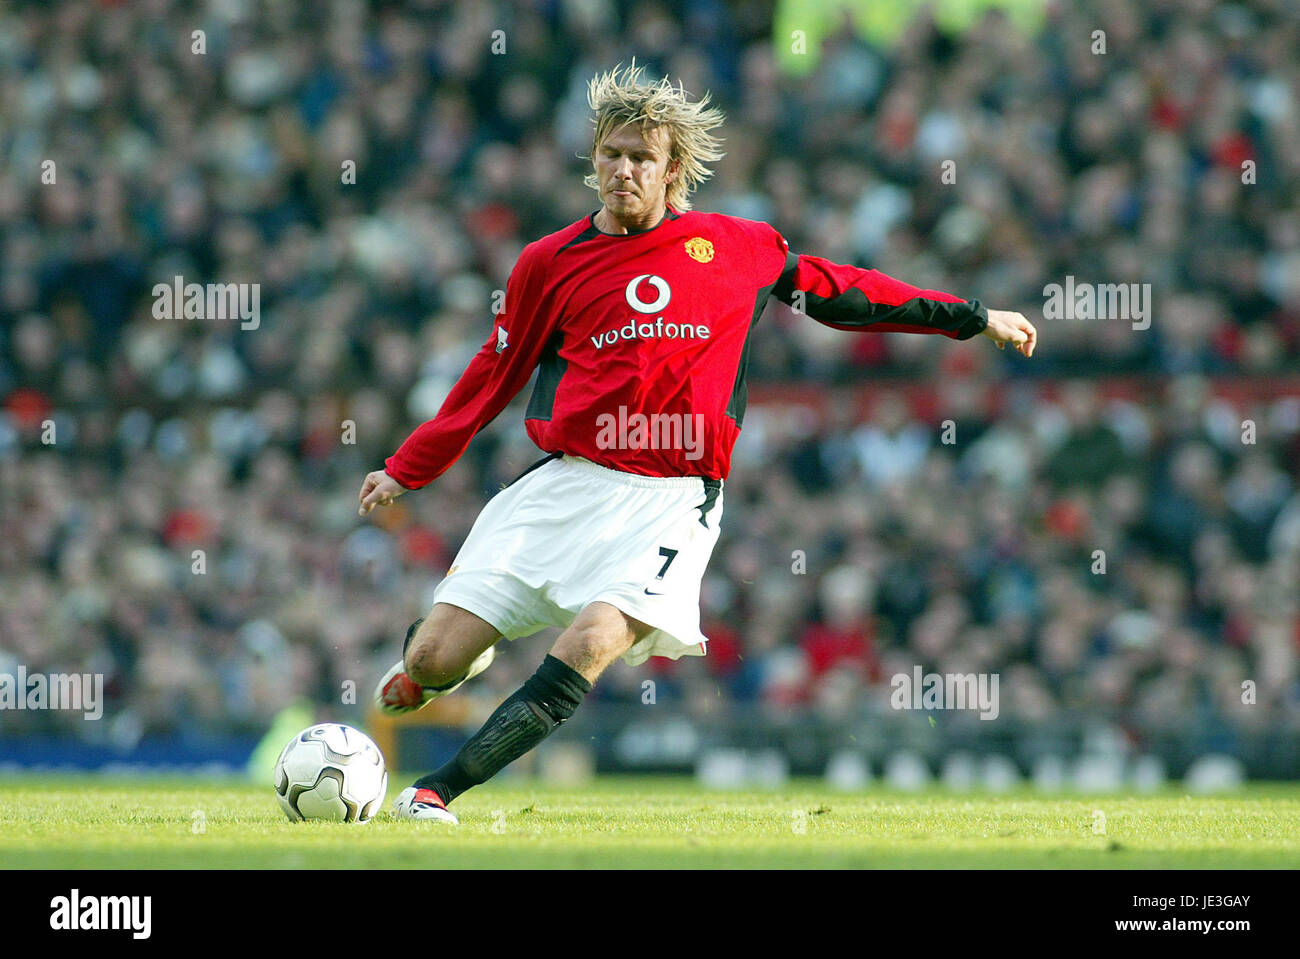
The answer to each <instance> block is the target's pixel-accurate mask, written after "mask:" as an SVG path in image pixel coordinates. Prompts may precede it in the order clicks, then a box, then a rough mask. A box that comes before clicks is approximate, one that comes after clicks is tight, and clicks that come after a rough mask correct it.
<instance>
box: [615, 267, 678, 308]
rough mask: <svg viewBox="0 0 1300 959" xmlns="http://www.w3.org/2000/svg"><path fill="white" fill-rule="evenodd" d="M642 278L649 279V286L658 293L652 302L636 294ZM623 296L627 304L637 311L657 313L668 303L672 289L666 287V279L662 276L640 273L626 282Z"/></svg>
mask: <svg viewBox="0 0 1300 959" xmlns="http://www.w3.org/2000/svg"><path fill="white" fill-rule="evenodd" d="M643 280H649V281H650V286H651V287H652V288H653V289H654V290H655V292H657V293H658V294H659V295H658V296H657V297H656V298H655V299H654V300H653V301H652V302H649V303H647V302H646V301H645V300H643V299H641V297H640V296H639V295H638V294H637V287H639V286H640V285H641V282H642V281H643ZM624 296H626V297H627V305H628V306H630V307H632V309H634V310H636V311H637V312H638V313H658V312H659V311H660V310H662V309H663V308H664V307H665V306H667V305H668V301H669V300H670V299H672V296H673V291H672V290H670V289H668V281H667V280H665V279H664V278H663V277H662V276H655V275H654V274H653V273H642V274H641V275H640V276H636V277H633V278H632V280H631V282H629V283H628V285H627V289H626V290H625V291H624Z"/></svg>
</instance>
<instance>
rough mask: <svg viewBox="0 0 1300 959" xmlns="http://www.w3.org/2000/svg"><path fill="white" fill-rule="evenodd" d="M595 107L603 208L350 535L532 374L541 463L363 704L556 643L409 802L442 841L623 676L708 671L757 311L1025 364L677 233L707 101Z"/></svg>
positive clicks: (533, 290)
mask: <svg viewBox="0 0 1300 959" xmlns="http://www.w3.org/2000/svg"><path fill="white" fill-rule="evenodd" d="M588 100H589V103H590V105H591V108H592V110H593V113H594V116H593V120H594V124H595V130H594V135H593V138H592V156H591V159H592V167H593V169H592V172H591V174H589V175H588V176H587V178H586V182H587V185H589V186H591V187H592V188H593V189H595V190H596V192H597V193H598V195H599V197H600V201H601V208H600V209H599V210H598V211H597V212H596V213H594V214H592V215H590V216H587V217H585V218H583V219H582V220H580V221H578V222H577V223H574V224H571V225H570V226H567V227H565V228H564V229H562V230H560V231H559V232H557V233H552V234H551V235H550V236H547V237H544V238H542V239H540V240H538V241H536V242H534V243H531V244H529V245H528V246H527V247H525V248H524V251H523V253H522V254H520V257H519V260H518V262H517V263H516V264H515V267H514V270H513V271H512V272H511V275H510V279H509V282H508V284H507V289H506V298H505V306H504V310H503V311H502V312H501V313H500V314H499V315H498V316H497V317H496V322H495V323H494V325H493V328H492V331H491V333H490V334H489V335H488V338H487V342H486V343H484V344H483V347H482V349H480V350H479V352H478V353H477V354H476V355H475V356H474V358H473V360H472V361H471V362H470V364H469V367H468V368H467V369H466V370H465V373H464V374H463V375H462V376H461V378H460V380H459V381H458V382H457V383H456V385H455V387H454V388H453V389H452V390H451V392H450V394H449V395H448V396H447V399H446V401H445V402H444V404H443V406H442V408H441V409H440V410H439V412H438V414H437V416H435V417H434V418H433V419H432V420H430V421H428V422H427V423H424V424H423V425H422V426H420V427H419V428H417V429H416V430H415V431H414V432H413V433H412V434H411V435H410V437H409V438H407V440H406V441H405V442H404V443H403V444H402V446H401V448H400V449H398V450H397V452H396V453H395V454H393V455H392V456H391V457H389V458H388V459H387V460H386V461H385V468H384V469H383V470H378V471H376V472H373V473H370V474H369V475H368V476H367V477H366V478H365V482H364V483H363V485H362V487H361V494H360V501H361V502H360V513H361V515H363V516H364V515H366V514H367V513H369V512H370V510H371V509H373V508H374V507H375V506H384V505H387V504H389V503H391V502H392V501H393V500H394V499H395V498H396V497H398V496H400V495H402V494H403V493H405V492H406V491H407V490H415V489H420V488H421V487H423V486H425V485H426V484H428V483H429V482H431V481H432V480H434V479H436V478H437V477H438V476H440V475H442V473H443V472H444V471H445V470H446V469H447V468H448V467H450V466H451V465H452V463H454V462H455V461H456V460H457V458H458V457H460V455H461V454H462V453H464V451H465V449H466V447H467V446H468V445H469V442H470V440H471V439H473V437H474V435H475V434H476V433H477V432H478V431H479V430H480V429H482V428H483V427H484V426H485V425H486V424H487V423H489V422H490V421H491V420H492V419H493V418H494V417H495V416H496V415H497V414H498V413H500V412H501V410H502V409H503V408H504V407H505V406H506V404H507V403H509V402H510V400H511V399H512V398H513V397H514V396H515V395H516V394H517V393H518V392H519V391H520V390H521V389H522V388H523V387H524V385H525V384H526V383H527V382H528V380H529V378H530V377H531V376H532V374H533V372H534V371H537V382H536V384H535V386H534V389H533V393H532V397H531V399H530V401H529V403H528V408H527V412H526V413H525V423H526V428H527V432H528V435H529V437H530V438H531V439H532V440H533V441H534V442H535V443H536V444H537V445H538V446H539V447H540V448H541V449H542V450H544V451H546V452H547V453H548V455H547V456H546V457H545V458H544V459H542V460H541V461H539V462H538V463H536V464H534V465H533V466H532V467H530V468H529V469H528V470H526V471H525V472H524V473H523V475H521V476H520V477H519V478H518V479H516V480H515V481H514V482H513V483H512V484H511V485H509V486H508V487H506V488H505V489H504V490H502V491H501V492H500V493H498V494H497V495H496V496H494V497H493V498H492V499H491V501H490V502H489V503H488V504H487V506H486V507H485V508H484V509H483V511H482V513H480V514H479V516H478V519H477V520H476V521H475V523H474V526H473V528H472V529H471V531H470V534H469V536H468V537H467V538H466V540H465V543H464V545H463V546H462V547H461V549H460V552H459V553H458V554H457V555H456V559H455V562H454V563H453V565H452V567H451V568H450V569H449V570H448V571H447V576H446V578H445V579H444V580H443V581H442V582H441V583H440V584H439V585H438V587H437V589H436V590H435V591H434V597H433V598H434V604H433V608H432V609H431V610H430V612H429V613H428V615H427V616H426V617H424V618H422V619H420V620H417V621H416V622H415V623H413V624H412V625H411V627H410V629H408V630H407V634H406V641H405V646H404V648H403V655H402V660H401V661H400V662H398V663H397V664H396V665H395V666H393V668H392V669H391V670H389V672H388V673H387V675H385V676H384V677H383V679H382V680H381V681H380V683H379V686H378V688H377V690H376V692H375V698H376V703H377V705H378V706H379V708H380V709H382V710H384V711H385V712H388V713H393V714H397V713H403V712H407V711H410V710H413V709H419V708H420V707H421V706H423V705H424V704H426V703H428V702H429V701H430V700H431V699H433V698H435V697H437V696H443V695H446V694H447V693H449V692H451V691H453V690H455V689H457V688H458V687H459V686H460V685H461V684H462V683H464V682H465V681H466V680H467V679H469V678H471V677H473V676H476V675H478V674H479V673H480V672H482V671H483V670H484V669H486V668H487V666H488V665H489V664H490V663H491V662H492V657H493V655H494V647H495V644H496V643H497V642H498V641H499V640H501V639H502V638H506V639H515V638H517V637H520V636H527V635H531V634H532V633H535V632H537V631H538V630H540V629H542V628H544V627H547V626H555V627H559V628H562V629H563V632H562V633H561V634H560V636H559V638H558V639H557V640H556V641H555V645H554V646H553V647H552V648H551V651H550V655H548V656H547V657H546V658H545V660H544V661H543V662H542V664H541V666H540V667H539V668H538V669H537V672H536V673H534V674H533V676H532V677H531V678H530V679H529V680H528V681H527V682H525V683H524V684H523V686H522V687H521V688H520V689H519V690H518V691H517V692H515V693H514V694H513V695H512V696H510V697H509V698H508V699H506V701H505V702H503V703H502V704H501V705H500V707H498V708H497V710H496V711H495V712H494V713H493V714H492V715H491V717H490V718H489V719H488V720H487V722H486V723H485V724H484V725H483V727H482V729H480V730H479V731H478V732H476V733H475V734H474V735H473V736H471V737H470V739H469V740H468V742H466V743H465V745H464V746H463V747H462V748H461V750H460V751H459V752H458V753H457V754H456V755H455V756H454V757H452V758H451V759H450V761H448V762H447V763H446V764H445V765H443V766H442V767H441V768H439V769H437V770H435V771H433V772H432V773H430V774H429V775H427V776H424V777H422V778H421V779H419V780H417V781H416V782H415V784H414V785H412V786H411V787H409V788H407V789H406V790H404V791H403V792H402V793H401V795H400V796H399V797H398V798H397V800H396V802H395V803H394V812H395V813H396V814H397V815H398V816H399V817H405V818H411V819H432V820H442V821H445V822H451V823H454V822H456V821H457V820H456V817H455V815H454V814H453V813H451V812H450V811H449V810H448V809H447V805H448V804H449V803H451V802H452V801H453V800H454V799H456V797H457V796H459V795H461V794H462V793H463V792H465V791H466V790H467V789H469V788H471V787H473V786H475V785H478V784H480V783H483V782H485V781H486V780H487V779H489V778H490V777H491V776H493V775H495V774H496V773H497V772H498V771H500V770H501V769H502V768H503V767H505V766H506V765H507V764H509V763H510V762H512V761H514V760H515V759H517V758H518V757H519V756H521V755H523V754H524V753H526V752H527V751H529V750H530V749H532V748H533V747H534V746H536V745H537V744H538V743H540V742H541V741H542V740H543V739H544V738H545V737H546V736H547V735H548V734H550V733H551V732H552V731H553V730H554V729H555V728H556V727H558V726H559V725H560V724H561V723H563V722H564V721H565V720H567V719H568V718H569V717H571V716H572V715H573V713H574V711H575V710H576V709H577V708H578V706H579V705H580V704H581V702H582V700H583V697H584V696H586V695H587V693H588V692H590V691H591V688H592V684H593V683H595V682H596V680H597V679H599V678H600V675H601V673H602V672H604V670H605V669H606V667H608V666H609V665H610V664H611V663H613V662H614V661H615V660H616V659H618V658H619V657H623V658H624V659H625V661H626V662H628V663H629V664H631V665H637V664H639V663H642V662H644V661H645V660H646V659H647V658H648V657H650V656H668V657H671V658H674V659H675V658H677V657H679V656H683V655H697V656H698V655H703V654H704V652H705V649H706V642H707V641H706V639H705V637H704V636H703V635H702V634H701V633H700V611H699V596H700V581H701V578H702V577H703V574H704V569H705V566H706V565H707V563H708V560H709V556H710V554H711V553H712V551H713V547H714V544H715V543H716V542H717V538H718V524H719V523H720V522H721V520H722V505H723V480H725V479H726V477H727V473H728V470H729V467H730V459H731V450H732V447H733V446H734V445H735V442H736V439H737V437H738V435H739V433H740V428H741V423H742V421H743V419H744V415H745V396H746V393H745V370H746V366H747V359H748V353H749V346H750V337H751V332H752V330H753V327H754V324H755V323H756V322H757V321H758V318H759V316H760V314H761V313H762V312H763V307H764V305H765V304H766V303H767V301H768V298H769V297H773V296H774V297H776V298H777V299H778V300H781V301H782V302H784V303H788V304H791V305H793V306H795V307H796V309H798V310H799V311H801V312H803V313H806V314H807V315H808V316H810V317H812V319H814V320H816V321H818V322H820V323H824V324H826V325H828V326H831V327H834V328H836V329H842V330H852V331H859V330H870V331H905V332H912V333H938V334H941V335H943V336H947V337H950V338H953V339H958V340H965V339H969V338H971V337H973V336H975V335H977V334H983V335H985V336H987V337H989V338H990V339H992V340H993V341H994V342H995V343H997V345H998V348H999V349H1001V348H1002V347H1003V345H1004V344H1006V343H1011V344H1013V345H1014V346H1015V347H1016V348H1017V349H1018V350H1019V351H1020V352H1021V353H1022V354H1023V355H1024V356H1026V357H1028V356H1030V355H1031V354H1032V353H1033V350H1034V345H1035V341H1036V336H1037V334H1036V331H1035V329H1034V327H1033V326H1032V325H1031V324H1030V323H1029V321H1028V320H1026V319H1025V317H1024V316H1022V315H1021V314H1019V313H1014V312H1007V311H999V310H990V309H987V308H986V307H985V306H983V305H981V304H980V303H979V301H978V300H964V299H961V298H959V297H956V296H953V295H951V294H948V293H940V292H938V291H935V290H922V289H917V288H916V287H913V286H909V285H908V284H906V283H902V282H900V281H898V280H895V279H892V278H890V277H888V276H885V275H883V274H881V273H878V272H876V271H874V270H864V269H859V268H857V267H853V266H841V265H838V264H835V263H831V262H828V261H827V260H824V259H821V258H819V257H816V256H810V255H806V254H804V255H799V254H796V253H794V252H791V251H790V250H789V249H788V247H787V244H786V242H785V240H784V239H783V238H782V236H781V234H780V233H778V232H777V231H776V230H775V229H773V228H772V227H771V226H769V225H767V224H766V223H758V222H754V221H751V220H743V219H740V218H737V217H732V216H724V215H721V214H716V213H699V212H692V211H691V204H690V194H691V192H692V191H693V190H694V189H695V187H697V186H698V185H699V184H700V183H701V182H702V181H703V180H705V179H706V178H707V177H708V176H710V174H711V172H712V171H711V170H710V169H709V168H708V167H707V166H706V164H708V163H712V162H715V161H717V160H720V159H721V158H722V156H723V154H722V152H721V151H720V150H719V146H720V141H719V140H718V139H717V138H716V137H714V136H713V135H712V134H711V133H710V132H709V131H710V130H712V129H714V128H715V127H717V126H719V125H720V124H721V123H722V119H723V117H722V114H721V113H720V112H719V111H718V110H717V109H714V108H711V107H709V106H708V97H707V96H706V97H705V98H703V99H702V100H698V101H694V100H691V99H690V98H688V96H687V94H686V92H685V91H684V90H683V89H682V88H681V87H674V86H673V85H672V84H671V83H670V82H669V81H668V79H667V78H664V79H662V80H658V81H649V80H647V79H646V77H645V76H644V73H643V70H642V69H641V68H638V67H636V65H635V64H634V65H633V66H631V67H629V68H626V69H622V70H620V69H618V68H615V69H614V70H612V71H610V72H609V73H606V74H603V75H601V76H597V77H595V78H594V79H593V80H592V81H591V84H590V86H589V89H588Z"/></svg>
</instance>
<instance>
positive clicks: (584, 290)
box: [384, 208, 988, 489]
mask: <svg viewBox="0 0 1300 959" xmlns="http://www.w3.org/2000/svg"><path fill="white" fill-rule="evenodd" d="M771 296H775V297H776V298H777V299H779V300H781V301H782V302H784V303H787V304H790V305H791V306H793V307H794V308H795V309H796V311H799V312H802V313H806V314H807V315H808V316H810V317H812V318H813V319H814V320H817V321H818V322H820V323H824V324H826V325H827V326H832V327H835V328H836V329H845V330H862V329H869V330H875V331H879V332H897V331H902V332H914V333H941V334H943V335H945V336H948V337H952V338H954V339H959V340H964V339H968V338H970V337H972V336H975V335H976V334H977V333H979V332H981V331H982V330H983V329H984V328H985V327H986V326H987V325H988V312H987V311H986V310H985V309H984V307H982V306H981V305H980V303H979V301H977V300H969V301H967V300H963V299H961V298H959V297H956V296H952V295H951V294H948V293H940V292H938V291H936V290H920V289H917V288H916V287H914V286H909V285H908V284H906V283H902V282H900V281H898V280H895V279H892V278H891V277H888V276H885V275H884V274H883V273H880V272H878V271H876V270H864V269H860V268H858V267H854V266H841V265H839V264H835V263H831V262H829V261H827V260H824V259H822V258H820V257H816V256H806V255H803V256H801V255H796V254H794V253H791V252H790V250H789V247H788V244H787V243H786V241H785V239H784V238H783V237H782V236H781V235H780V234H779V233H778V232H777V231H776V230H775V229H773V228H772V227H771V226H769V225H768V224H766V223H759V222H755V221H753V220H743V219H740V218H739V217H734V216H725V215H723V214H719V213H697V212H687V213H678V212H676V211H674V210H672V209H671V208H669V210H668V211H667V214H666V215H665V216H664V218H663V219H662V220H661V221H660V222H659V225H658V226H655V227H653V228H651V229H649V230H645V231H642V232H639V233H629V234H617V235H615V234H608V233H602V232H601V231H600V230H598V229H596V226H595V223H594V219H593V217H591V216H588V217H586V218H585V219H582V220H579V221H578V222H577V223H574V224H572V225H570V226H568V227H565V228H564V229H563V230H560V231H559V232H557V233H552V234H551V235H550V236H547V237H544V238H543V239H540V240H538V241H537V242H535V243H530V244H529V245H528V246H527V247H525V248H524V251H523V253H522V254H520V257H519V260H518V262H517V263H516V264H515V267H514V270H513V271H512V272H511V274H510V279H509V282H508V284H507V286H506V296H505V305H504V309H503V310H502V312H501V313H500V314H499V315H498V316H497V318H496V322H495V324H494V325H493V329H492V332H491V334H490V335H489V336H488V338H487V342H485V343H484V344H483V348H482V349H480V350H479V351H478V353H477V354H476V355H475V356H474V358H473V360H471V361H470V364H469V367H468V368H467V369H466V370H465V373H464V374H463V375H462V376H461V378H460V380H459V381H458V382H457V383H456V385H455V386H454V387H453V388H452V390H451V392H450V394H448V396H447V399H446V401H445V402H444V403H443V405H442V408H441V409H440V410H439V411H438V414H437V416H435V417H434V418H433V419H431V420H429V421H428V422H427V423H424V424H423V425H421V426H420V427H418V428H417V429H416V430H415V432H413V433H412V434H411V435H410V436H409V437H408V438H407V440H406V442H405V443H403V444H402V446H401V448H400V449H399V450H398V451H397V452H396V453H394V454H393V455H392V456H391V457H389V458H388V460H387V461H386V462H385V464H384V465H385V468H386V470H387V472H388V475H389V476H391V477H393V479H395V480H397V481H398V482H399V483H401V484H402V485H403V486H404V487H406V488H407V489H419V488H420V487H422V486H424V485H425V484H427V483H429V482H430V481H432V480H434V479H436V478H437V477H438V476H440V475H442V473H443V472H444V471H446V470H447V468H448V467H450V466H451V464H452V463H454V462H456V460H457V459H458V458H459V457H460V456H461V454H462V453H464V452H465V449H466V447H467V446H469V442H470V440H471V439H473V438H474V435H475V434H476V433H477V432H478V431H479V430H481V429H482V428H483V427H484V426H486V425H487V424H488V423H490V422H491V421H492V420H493V419H494V418H495V417H496V416H497V414H498V413H500V412H501V410H502V409H504V408H505V406H506V404H507V403H509V402H510V400H511V399H513V398H514V396H515V395H516V394H517V393H518V392H519V391H520V390H521V389H523V387H524V386H525V384H527V382H528V380H529V378H530V377H531V376H532V375H533V371H534V370H536V371H537V374H538V375H537V382H536V384H535V386H534V388H533V394H532V398H531V399H530V400H529V403H528V409H527V412H526V413H525V414H524V419H525V422H526V428H527V430H528V435H529V437H531V438H532V440H533V442H534V443H536V444H537V445H538V446H539V447H540V448H541V449H543V450H545V451H547V452H552V453H554V452H560V453H567V454H570V455H573V456H581V457H584V458H586V459H589V460H591V461H592V462H594V463H599V464H600V465H601V466H606V467H609V468H610V469H615V470H621V471H623V472H626V473H637V474H641V475H643V476H703V477H708V478H712V479H725V478H726V476H727V473H728V472H729V470H730V468H731V450H732V447H734V446H735V443H736V438H737V437H738V436H739V434H740V427H741V422H742V421H743V419H744V415H745V396H746V394H745V370H746V367H747V365H748V355H749V345H750V334H751V331H752V330H753V327H754V324H755V323H756V322H757V321H758V318H759V315H760V314H761V313H762V312H763V307H764V306H765V305H766V304H767V300H768V298H769V297H771Z"/></svg>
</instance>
